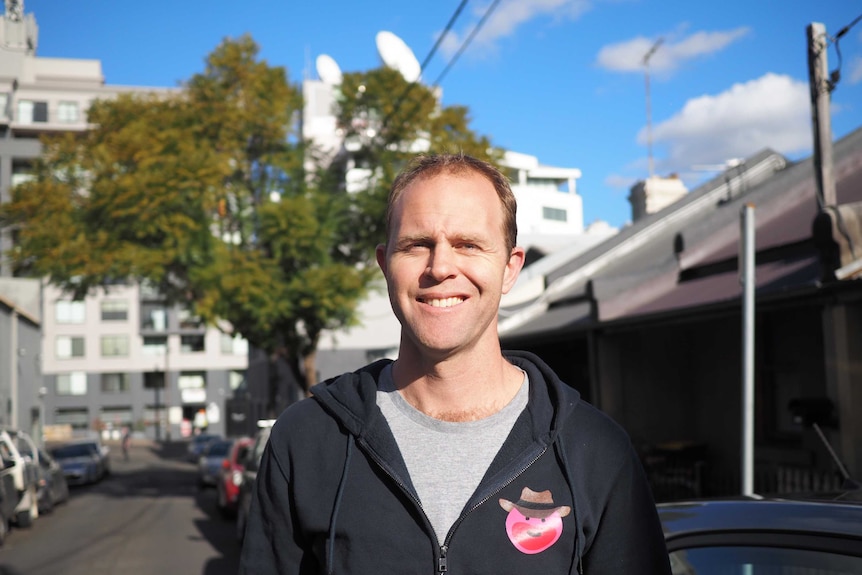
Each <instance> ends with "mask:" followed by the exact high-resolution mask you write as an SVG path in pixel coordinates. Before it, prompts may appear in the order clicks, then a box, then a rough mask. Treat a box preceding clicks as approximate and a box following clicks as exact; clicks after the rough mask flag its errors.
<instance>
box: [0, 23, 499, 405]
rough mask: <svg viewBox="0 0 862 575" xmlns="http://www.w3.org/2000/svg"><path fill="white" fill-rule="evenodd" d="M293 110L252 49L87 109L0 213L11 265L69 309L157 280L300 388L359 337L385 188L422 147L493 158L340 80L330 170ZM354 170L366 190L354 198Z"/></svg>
mask: <svg viewBox="0 0 862 575" xmlns="http://www.w3.org/2000/svg"><path fill="white" fill-rule="evenodd" d="M302 105H303V103H302V98H301V89H300V87H298V86H296V85H293V84H291V83H290V82H289V81H288V77H287V72H286V70H284V69H283V68H280V67H274V66H270V65H269V64H267V63H266V62H265V61H263V60H261V59H260V58H259V57H258V46H257V45H256V44H255V42H254V41H253V40H252V39H251V38H250V37H248V36H245V37H242V38H239V39H236V40H231V39H226V40H225V41H224V42H223V43H222V44H221V45H219V46H218V47H217V48H216V49H215V50H214V51H213V53H212V54H210V55H209V57H208V58H207V60H206V65H205V69H204V71H203V72H201V73H199V74H196V75H195V76H193V77H192V78H191V79H190V80H189V81H188V82H187V83H185V85H184V86H183V87H182V88H181V89H179V90H177V91H176V92H170V93H161V94H154V95H121V96H119V97H117V98H114V99H110V100H102V101H97V102H94V103H93V105H92V106H91V108H90V110H89V114H88V120H89V122H90V123H91V124H93V125H94V126H95V127H94V128H93V129H92V130H90V131H87V132H86V133H81V134H65V135H60V136H57V137H54V138H51V139H48V140H46V141H45V142H44V152H43V155H42V157H41V158H40V159H39V161H38V162H37V163H36V165H35V166H34V170H33V176H34V177H33V179H32V180H31V181H28V182H27V183H25V184H22V185H19V186H17V187H16V188H15V189H14V190H13V198H12V202H10V203H7V204H5V205H3V206H0V218H2V219H0V221H2V223H3V224H4V225H11V226H14V229H15V230H16V247H15V248H14V250H13V251H12V253H11V254H9V255H10V257H11V259H12V261H13V265H14V266H15V267H16V269H17V271H18V273H19V274H22V275H31V276H36V277H44V278H47V279H48V281H49V282H50V283H52V284H54V285H57V286H59V287H61V288H63V289H64V290H66V291H68V292H70V293H71V294H73V295H74V296H75V297H77V298H81V297H84V296H85V295H87V294H88V293H90V292H91V291H92V290H94V289H96V288H98V287H100V286H107V285H109V284H111V283H113V282H115V281H117V280H121V279H131V280H134V281H141V282H147V283H151V284H153V285H154V286H156V287H157V288H158V289H159V290H160V292H161V293H162V294H163V295H164V296H165V297H166V299H167V300H168V301H169V302H170V303H178V304H183V305H186V306H188V307H190V308H191V309H192V310H194V311H195V312H196V313H197V314H198V315H200V316H201V317H203V318H204V319H206V320H207V321H208V322H211V323H214V322H216V321H220V320H224V321H226V322H228V324H229V325H230V326H232V329H233V330H235V332H236V333H238V334H241V335H242V336H243V337H245V338H246V339H248V340H249V342H250V343H251V344H252V345H254V346H256V347H259V348H261V349H264V350H266V351H267V352H269V353H270V354H276V355H280V356H282V357H284V358H285V359H286V360H287V361H288V364H289V365H290V366H291V367H292V368H293V369H294V371H295V373H296V374H297V376H298V380H299V381H301V382H303V383H304V384H305V385H306V389H307V386H308V385H310V384H312V383H313V382H314V380H315V378H316V370H315V364H314V361H315V352H316V349H317V344H318V341H319V338H320V336H321V333H322V332H323V331H324V330H330V329H339V328H342V327H346V326H350V325H352V324H354V323H355V322H356V308H357V304H358V302H359V301H360V300H361V299H362V297H363V296H364V295H365V294H366V293H367V291H368V289H369V287H370V286H371V285H372V284H373V282H375V281H376V279H377V278H378V277H379V276H378V272H377V271H376V267H375V265H374V255H373V254H374V246H375V245H376V244H377V243H379V242H381V241H383V240H384V238H383V227H384V213H385V208H386V194H387V190H388V187H389V184H390V183H391V181H392V179H393V178H394V176H395V173H396V172H397V170H398V169H399V168H400V167H401V166H402V165H403V164H404V162H405V161H406V160H407V159H408V158H409V157H411V156H412V155H414V154H415V152H416V151H417V145H418V146H419V147H420V148H421V149H422V150H423V151H464V152H465V153H470V154H473V155H476V156H480V157H486V158H488V159H491V160H492V161H493V160H494V159H495V157H496V154H497V152H495V151H493V150H491V145H490V142H489V141H488V139H487V138H484V137H479V136H477V135H476V134H474V133H473V132H472V131H471V130H470V128H469V122H470V119H469V115H468V111H467V109H466V108H463V107H449V108H446V107H441V106H440V103H439V99H438V98H437V97H436V96H435V94H434V92H433V91H432V90H431V89H429V88H428V87H426V86H424V85H421V84H413V85H410V84H408V83H407V82H406V81H405V80H404V79H403V78H402V77H401V75H400V74H398V73H397V72H395V71H393V70H390V69H387V68H380V69H375V70H371V71H368V72H366V73H353V74H345V75H344V80H343V83H342V85H341V86H340V93H339V97H338V99H337V108H338V109H337V120H338V126H339V128H340V129H341V130H342V132H343V134H344V135H345V138H346V141H347V142H349V143H350V144H351V146H350V148H351V151H350V152H349V153H347V152H346V151H345V150H342V151H341V153H340V154H338V155H336V157H335V159H334V160H332V161H330V160H331V158H329V157H327V156H326V155H325V154H324V155H321V154H320V153H319V151H318V150H316V149H315V148H314V147H313V146H312V143H310V142H305V141H303V140H302V137H301V134H300V127H301V122H300V121H299V119H300V117H301V112H302ZM312 158H324V159H325V161H319V162H317V163H316V164H315V163H314V162H312V167H311V168H309V159H312ZM355 167H359V168H361V169H364V170H365V173H367V174H368V175H369V178H368V180H367V182H366V185H365V186H363V187H362V189H360V190H358V191H352V192H348V191H347V190H346V189H345V183H344V182H345V175H346V173H347V171H348V170H349V169H351V168H355ZM223 324H224V323H223V321H221V323H220V325H223ZM281 407H283V406H275V405H274V406H271V409H273V410H274V411H276V410H278V409H280V408H281Z"/></svg>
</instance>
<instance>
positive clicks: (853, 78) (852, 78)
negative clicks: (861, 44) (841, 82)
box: [847, 56, 862, 84]
mask: <svg viewBox="0 0 862 575" xmlns="http://www.w3.org/2000/svg"><path fill="white" fill-rule="evenodd" d="M847 67H848V68H849V74H847V76H848V82H850V83H851V84H858V83H859V82H862V56H855V57H854V58H853V60H852V61H851V62H850V64H849V66H847Z"/></svg>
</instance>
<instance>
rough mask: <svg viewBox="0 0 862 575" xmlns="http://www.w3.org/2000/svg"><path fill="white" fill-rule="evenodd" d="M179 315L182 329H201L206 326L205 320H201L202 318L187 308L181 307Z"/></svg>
mask: <svg viewBox="0 0 862 575" xmlns="http://www.w3.org/2000/svg"><path fill="white" fill-rule="evenodd" d="M178 315H179V322H180V329H201V328H203V327H204V322H203V321H201V318H200V317H198V316H196V315H194V314H192V312H191V311H189V310H187V309H181V310H180V311H179V314H178Z"/></svg>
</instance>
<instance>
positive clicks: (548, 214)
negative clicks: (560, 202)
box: [542, 206, 568, 222]
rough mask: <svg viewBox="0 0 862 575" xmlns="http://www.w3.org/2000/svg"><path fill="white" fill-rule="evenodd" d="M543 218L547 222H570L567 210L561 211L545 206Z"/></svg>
mask: <svg viewBox="0 0 862 575" xmlns="http://www.w3.org/2000/svg"><path fill="white" fill-rule="evenodd" d="M542 217H543V218H544V219H546V220H553V221H555V222H565V221H568V214H567V213H566V210H561V209H560V208H549V207H547V206H543V207H542Z"/></svg>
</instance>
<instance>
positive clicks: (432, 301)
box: [419, 297, 465, 307]
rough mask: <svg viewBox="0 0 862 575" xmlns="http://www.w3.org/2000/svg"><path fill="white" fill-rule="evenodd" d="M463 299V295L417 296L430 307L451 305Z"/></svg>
mask: <svg viewBox="0 0 862 575" xmlns="http://www.w3.org/2000/svg"><path fill="white" fill-rule="evenodd" d="M464 299H465V298H463V297H445V298H419V301H420V302H422V303H425V304H428V305H430V306H431V307H452V306H456V305H458V304H459V303H462V302H463V301H464Z"/></svg>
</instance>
